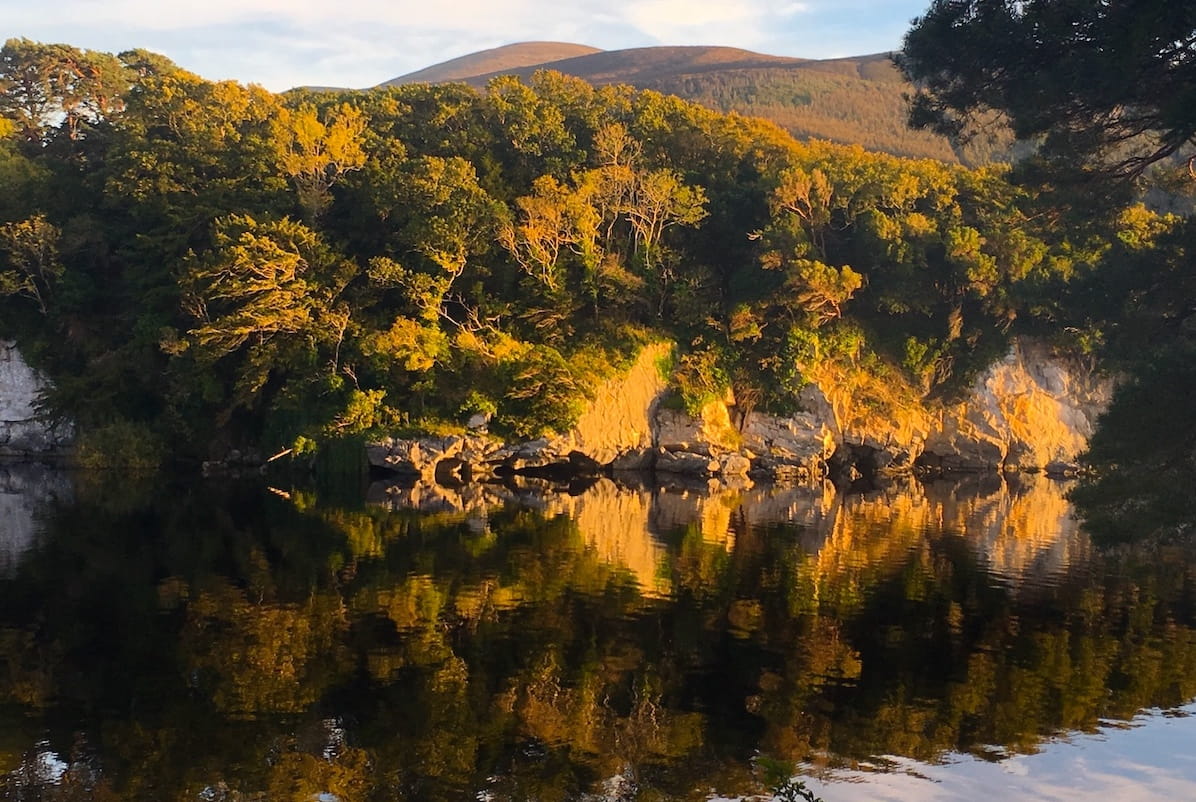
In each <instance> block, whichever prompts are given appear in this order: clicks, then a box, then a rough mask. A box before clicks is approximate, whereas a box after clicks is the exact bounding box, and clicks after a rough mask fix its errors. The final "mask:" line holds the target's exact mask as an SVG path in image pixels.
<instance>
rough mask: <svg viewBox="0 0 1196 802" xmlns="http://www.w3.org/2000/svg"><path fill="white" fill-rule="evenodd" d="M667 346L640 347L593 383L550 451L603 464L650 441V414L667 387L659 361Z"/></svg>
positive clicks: (668, 347) (670, 348)
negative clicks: (629, 360) (588, 398)
mask: <svg viewBox="0 0 1196 802" xmlns="http://www.w3.org/2000/svg"><path fill="white" fill-rule="evenodd" d="M672 350H673V345H672V344H671V343H654V344H652V345H649V346H647V347H645V348H644V349H643V350H642V351H640V354H639V356H638V357H637V358H636V360H635V362H634V363H633V364H632V366H631V367H630V368H629V369H628V370H627V372H626V373H624V374H623V375H622V376H617V377H615V378H613V379H610V380H608V381H606V382H603V383H602V384H601V385H599V386H598V388H597V389H596V390H595V392H594V400H593V402H591V404H590V405H589V407H588V408H587V409H586V411H585V412H583V413H582V415H581V417H580V418H578V420H577V425H576V426H574V427H573V431H571V432H569V433H568V434H566V435H565V436H564V437H561V438H558V439H556V440H554V441H552V443H551V444H550V447H551V450H552V451H553V452H555V453H557V454H563V455H567V454H569V453H570V452H573V451H579V452H581V453H583V454H585V455H587V456H589V457H591V458H593V459H594V460H596V461H597V462H599V463H601V464H603V465H606V464H609V463H610V462H613V461H614V459H615V458H616V457H618V456H619V455H620V454H625V453H627V452H629V451H633V450H635V449H643V448H648V447H650V446H652V445H654V442H653V433H652V430H653V422H652V419H653V414H654V413H655V411H656V407H657V405H658V404H659V403H660V399H661V397H662V396H663V395H664V393H665V390H666V389H667V384H666V382H665V376H664V374H663V373H662V371H661V368H660V365H661V363H662V362H663V361H664V360H667V359H668V356H669V354H670V353H671V352H672Z"/></svg>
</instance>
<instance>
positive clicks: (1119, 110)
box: [897, 0, 1196, 177]
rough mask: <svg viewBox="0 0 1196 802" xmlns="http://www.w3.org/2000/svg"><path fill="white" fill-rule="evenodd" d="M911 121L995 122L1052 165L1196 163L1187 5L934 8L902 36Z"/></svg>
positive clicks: (1101, 168)
mask: <svg viewBox="0 0 1196 802" xmlns="http://www.w3.org/2000/svg"><path fill="white" fill-rule="evenodd" d="M897 62H898V65H899V66H900V67H901V69H902V70H903V71H904V72H905V74H906V76H907V77H908V78H909V79H910V80H911V81H913V82H914V84H915V86H916V87H917V88H916V93H915V95H914V98H913V108H912V114H911V120H912V122H913V123H914V124H915V125H917V126H920V127H931V128H933V129H935V130H937V131H939V132H941V133H945V134H948V135H951V136H959V135H960V134H968V133H969V132H970V133H975V131H976V130H977V127H978V125H979V124H981V123H983V122H984V121H986V119H990V118H988V117H986V115H990V114H991V113H992V112H996V113H998V114H999V115H1000V116H1001V117H1002V118H1004V119H1005V120H1006V121H1008V123H1009V124H1010V125H1011V126H1012V128H1013V131H1014V133H1015V134H1016V135H1017V136H1018V137H1019V138H1022V139H1035V140H1039V141H1040V143H1041V145H1040V153H1041V154H1042V155H1043V156H1045V157H1046V158H1047V159H1048V160H1049V161H1051V162H1053V163H1054V165H1055V166H1056V167H1064V168H1067V170H1068V171H1069V172H1072V173H1079V174H1097V175H1102V176H1109V175H1113V176H1121V177H1136V176H1139V175H1141V174H1142V173H1143V171H1145V170H1146V169H1147V168H1148V167H1150V166H1151V165H1152V164H1155V163H1157V162H1159V161H1161V160H1163V159H1167V158H1170V157H1173V156H1176V157H1179V156H1182V157H1184V158H1187V159H1191V158H1192V157H1193V156H1194V155H1196V151H1193V147H1194V146H1196V5H1193V4H1192V3H1176V2H1172V1H1171V0H934V2H932V3H931V5H930V8H929V9H928V10H927V11H926V13H925V14H924V15H923V16H922V17H920V18H918V19H916V20H915V21H914V25H913V27H912V28H911V29H910V31H909V32H908V33H907V34H906V36H905V41H904V46H903V48H902V51H901V54H900V55H899V56H898V57H897Z"/></svg>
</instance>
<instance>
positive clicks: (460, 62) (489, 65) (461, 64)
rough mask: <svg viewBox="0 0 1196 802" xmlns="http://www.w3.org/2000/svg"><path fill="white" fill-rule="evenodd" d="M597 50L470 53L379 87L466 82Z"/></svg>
mask: <svg viewBox="0 0 1196 802" xmlns="http://www.w3.org/2000/svg"><path fill="white" fill-rule="evenodd" d="M601 52H602V51H601V50H599V49H598V48H596V47H589V46H588V45H575V44H570V43H568V42H520V43H519V44H514V45H505V46H504V47H495V48H492V49H490V50H482V51H479V52H477V53H470V54H469V55H467V56H461V57H460V58H455V59H450V60H449V61H443V62H441V63H439V64H434V65H432V66H431V67H425V68H424V69H422V70H418V71H416V72H410V73H407V74H406V75H400V76H399V77H398V78H392V79H391V80H389V81H385V82H383V83H381V84H379V86H400V85H402V84H414V83H431V84H439V83H448V82H450V81H464V80H467V79H469V78H474V77H476V76H478V75H485V74H487V73H502V72H509V71H511V70H517V69H519V68H520V67H530V66H533V65H536V64H544V63H547V62H552V61H561V60H562V59H568V58H573V57H575V56H586V55H590V54H593V53H601Z"/></svg>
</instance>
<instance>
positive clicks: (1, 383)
mask: <svg viewBox="0 0 1196 802" xmlns="http://www.w3.org/2000/svg"><path fill="white" fill-rule="evenodd" d="M45 385H46V382H45V379H44V378H43V377H42V376H40V375H39V374H38V373H37V371H35V370H34V369H33V368H31V367H29V365H28V363H26V362H25V360H24V359H23V358H22V357H21V353H20V351H18V350H17V346H16V343H13V342H8V341H6V340H0V457H30V456H51V455H58V454H61V453H63V452H64V450H65V449H66V448H67V447H69V445H70V443H71V439H72V436H73V431H72V430H71V428H70V427H69V426H67V425H56V426H55V425H51V424H49V423H47V422H46V421H45V420H43V419H41V418H40V416H39V415H38V412H37V406H36V405H37V400H38V396H39V394H40V393H41V391H42V389H43V388H44V387H45Z"/></svg>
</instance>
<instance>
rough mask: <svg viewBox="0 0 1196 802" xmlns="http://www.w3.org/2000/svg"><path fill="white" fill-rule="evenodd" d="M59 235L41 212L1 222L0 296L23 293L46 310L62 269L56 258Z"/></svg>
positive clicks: (42, 309)
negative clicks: (15, 220) (14, 220)
mask: <svg viewBox="0 0 1196 802" xmlns="http://www.w3.org/2000/svg"><path fill="white" fill-rule="evenodd" d="M60 235H61V232H60V231H59V230H58V228H57V227H56V226H54V224H53V223H51V222H50V221H48V220H46V217H45V215H42V214H37V215H34V216H33V217H30V218H29V219H28V220H22V221H20V222H17V223H5V224H3V225H0V296H3V295H24V296H27V297H29V298H32V299H33V301H34V302H35V303H37V308H38V310H39V311H40V312H41V313H42V314H43V315H44V314H46V313H47V312H48V311H49V310H48V308H47V306H46V303H47V301H48V300H49V297H50V293H51V291H52V289H53V287H54V285H55V284H57V283H58V280H59V279H61V278H62V273H63V270H64V268H63V265H62V262H61V260H60V259H59V258H58V239H59V236H60ZM6 267H7V269H5V268H6Z"/></svg>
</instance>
